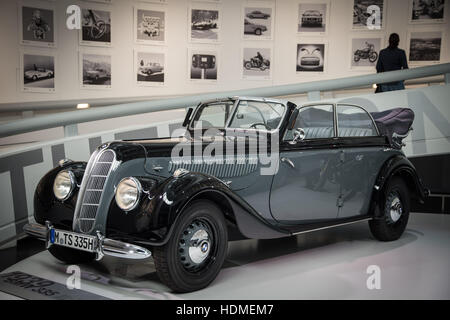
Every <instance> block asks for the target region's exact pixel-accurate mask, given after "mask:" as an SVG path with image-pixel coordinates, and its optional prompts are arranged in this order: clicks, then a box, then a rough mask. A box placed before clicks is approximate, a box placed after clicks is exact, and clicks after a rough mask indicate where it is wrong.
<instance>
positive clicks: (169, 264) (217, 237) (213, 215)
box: [153, 200, 228, 292]
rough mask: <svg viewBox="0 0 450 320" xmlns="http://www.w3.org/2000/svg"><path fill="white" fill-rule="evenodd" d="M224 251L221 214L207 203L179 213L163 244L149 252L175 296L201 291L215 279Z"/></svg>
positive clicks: (225, 241) (160, 276)
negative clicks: (165, 242) (168, 237)
mask: <svg viewBox="0 0 450 320" xmlns="http://www.w3.org/2000/svg"><path fill="white" fill-rule="evenodd" d="M227 248H228V234H227V227H226V222H225V219H224V216H223V214H222V212H221V210H220V209H219V208H218V207H217V206H216V205H215V204H214V203H212V202H210V201H206V200H198V201H195V202H193V203H192V204H190V205H189V206H188V207H187V208H186V209H185V210H184V211H183V212H182V213H181V216H180V217H179V221H177V224H176V226H175V228H174V230H173V233H172V236H171V238H170V240H169V241H168V242H167V244H166V245H164V246H161V247H154V248H153V256H154V260H155V267H156V272H157V274H158V277H159V278H160V279H161V281H162V282H163V283H164V284H166V285H167V286H168V287H170V288H171V289H172V290H174V291H176V292H191V291H195V290H199V289H202V288H204V287H206V286H208V285H209V284H210V283H211V282H212V281H213V280H214V279H215V278H216V276H217V274H218V273H219V271H220V269H221V268H222V264H223V262H224V260H225V257H226V254H227Z"/></svg>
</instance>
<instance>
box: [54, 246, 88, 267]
mask: <svg viewBox="0 0 450 320" xmlns="http://www.w3.org/2000/svg"><path fill="white" fill-rule="evenodd" d="M48 251H49V252H50V253H51V254H52V256H54V257H55V258H56V259H58V260H59V261H62V262H64V263H67V264H79V263H88V262H91V261H93V260H94V259H95V253H90V252H84V251H80V250H75V249H71V248H65V247H61V246H57V245H53V246H51V247H50V248H49V249H48Z"/></svg>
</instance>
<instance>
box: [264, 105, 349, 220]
mask: <svg viewBox="0 0 450 320" xmlns="http://www.w3.org/2000/svg"><path fill="white" fill-rule="evenodd" d="M334 118H335V117H334V106H333V104H315V105H307V106H303V107H301V108H299V112H298V115H297V118H296V121H295V124H294V126H293V128H292V129H288V130H287V131H286V134H285V136H284V137H283V140H282V142H281V144H280V166H279V169H278V172H277V173H276V175H275V176H274V178H273V181H272V189H271V194H270V208H271V213H272V216H273V217H274V219H275V220H277V221H279V222H281V223H285V224H298V223H302V222H314V221H316V220H324V219H335V218H336V217H337V214H338V208H337V199H338V196H339V184H338V180H339V179H338V176H337V174H338V172H339V166H340V158H339V152H338V148H337V147H336V145H335V142H336V141H335V133H336V132H335V131H336V130H335V124H334ZM294 128H301V129H303V130H304V133H305V137H304V139H303V140H300V141H298V142H296V143H295V142H294V141H293V129H294Z"/></svg>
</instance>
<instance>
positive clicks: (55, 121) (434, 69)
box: [0, 63, 450, 137]
mask: <svg viewBox="0 0 450 320" xmlns="http://www.w3.org/2000/svg"><path fill="white" fill-rule="evenodd" d="M442 74H444V75H445V79H446V82H448V79H449V75H450V63H443V64H436V65H432V66H426V67H418V68H414V69H407V70H398V71H390V72H383V73H377V74H370V75H362V76H353V77H346V78H340V79H332V80H320V81H314V82H308V83H301V84H288V85H279V86H271V87H260V88H253V89H242V90H234V91H227V92H216V93H207V94H201V95H192V96H183V97H177V98H170V99H162V100H152V101H142V102H133V103H127V104H116V105H112V106H107V107H102V108H92V109H87V110H77V111H69V112H62V113H56V114H51V115H46V116H40V117H35V118H28V119H23V120H17V121H13V122H10V123H6V124H2V125H1V126H0V137H6V136H11V135H15V134H20V133H25V132H31V131H35V130H43V129H49V128H54V127H60V126H68V125H72V124H77V123H82V122H89V121H95V120H103V119H109V118H117V117H124V116H130V115H135V114H141V113H149V112H156V111H164V110H171V109H179V108H183V107H188V106H194V105H196V104H198V103H199V102H201V101H204V100H210V99H214V98H225V97H230V96H241V95H245V96H261V97H276V96H288V95H293V94H302V93H308V92H320V91H333V90H342V89H347V88H359V87H363V86H367V85H372V84H374V83H378V84H379V83H388V82H395V81H402V80H409V79H416V78H424V77H431V76H436V75H442Z"/></svg>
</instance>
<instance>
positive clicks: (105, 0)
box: [53, 0, 114, 4]
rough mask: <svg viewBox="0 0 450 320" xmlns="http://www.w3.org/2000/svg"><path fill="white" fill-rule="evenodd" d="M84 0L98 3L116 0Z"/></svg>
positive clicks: (109, 2) (108, 2)
mask: <svg viewBox="0 0 450 320" xmlns="http://www.w3.org/2000/svg"><path fill="white" fill-rule="evenodd" d="M53 1H54V0H53ZM83 1H85V2H97V3H103V4H112V3H113V2H114V0H83Z"/></svg>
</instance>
